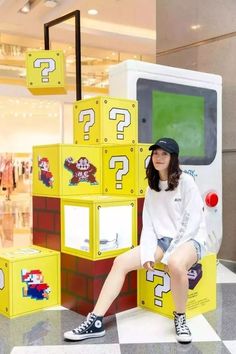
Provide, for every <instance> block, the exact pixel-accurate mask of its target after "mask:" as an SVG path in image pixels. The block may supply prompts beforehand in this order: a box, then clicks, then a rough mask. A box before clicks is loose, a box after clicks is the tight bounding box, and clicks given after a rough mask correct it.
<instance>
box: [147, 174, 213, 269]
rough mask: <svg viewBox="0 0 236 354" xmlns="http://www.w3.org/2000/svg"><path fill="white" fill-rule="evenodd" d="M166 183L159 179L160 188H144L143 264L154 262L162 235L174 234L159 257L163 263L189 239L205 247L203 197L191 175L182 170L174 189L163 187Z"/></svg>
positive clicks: (205, 233) (166, 262) (205, 248)
mask: <svg viewBox="0 0 236 354" xmlns="http://www.w3.org/2000/svg"><path fill="white" fill-rule="evenodd" d="M167 186H168V183H167V181H160V188H161V191H160V192H156V191H154V190H153V189H151V188H149V187H148V188H147V192H146V196H145V201H144V207H143V229H142V233H141V240H140V247H141V264H142V265H144V263H145V262H154V253H155V251H156V248H157V239H160V238H162V237H171V238H173V240H172V241H171V244H170V246H169V248H168V250H167V251H166V252H165V254H164V256H163V258H162V260H161V262H162V263H164V264H168V259H169V256H170V255H171V254H172V253H173V252H174V250H175V249H176V248H177V247H178V246H179V245H181V244H183V243H184V242H186V241H188V240H190V239H195V240H196V241H198V242H199V243H200V244H201V245H202V246H203V249H204V250H205V251H206V250H207V245H206V240H207V237H208V236H207V231H206V225H205V218H204V211H203V201H202V198H201V195H200V192H199V190H198V187H197V185H196V183H195V182H194V179H193V177H192V176H190V175H188V174H187V173H184V172H182V174H181V176H180V179H179V184H178V186H177V188H176V189H175V190H174V191H165V189H166V188H167Z"/></svg>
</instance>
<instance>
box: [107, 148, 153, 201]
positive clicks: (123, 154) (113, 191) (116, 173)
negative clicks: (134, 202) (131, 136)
mask: <svg viewBox="0 0 236 354" xmlns="http://www.w3.org/2000/svg"><path fill="white" fill-rule="evenodd" d="M148 148H149V144H135V145H110V146H103V152H102V155H103V159H102V161H103V168H102V171H103V178H102V180H103V194H106V195H131V196H143V195H144V194H145V190H146V188H147V179H146V178H145V177H146V166H147V163H148V161H149V158H150V151H149V150H148Z"/></svg>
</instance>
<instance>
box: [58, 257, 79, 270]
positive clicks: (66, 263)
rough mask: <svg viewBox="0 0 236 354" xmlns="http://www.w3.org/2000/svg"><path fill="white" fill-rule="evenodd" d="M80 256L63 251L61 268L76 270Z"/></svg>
mask: <svg viewBox="0 0 236 354" xmlns="http://www.w3.org/2000/svg"><path fill="white" fill-rule="evenodd" d="M77 261H78V257H76V256H72V255H70V254H66V253H61V268H62V269H67V270H70V271H76V269H77Z"/></svg>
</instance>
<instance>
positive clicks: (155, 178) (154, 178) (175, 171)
mask: <svg viewBox="0 0 236 354" xmlns="http://www.w3.org/2000/svg"><path fill="white" fill-rule="evenodd" d="M152 155H153V151H152V154H151V158H150V161H149V163H148V166H147V169H146V178H147V180H148V185H149V187H150V188H151V189H154V190H155V191H156V192H160V190H161V189H160V187H159V181H160V175H159V172H158V171H157V170H156V169H155V167H154V165H153V162H152ZM181 173H182V171H181V169H180V167H179V157H178V155H177V154H174V153H173V154H170V163H169V166H168V187H167V189H166V191H173V190H174V189H175V188H176V187H177V186H178V184H179V178H180V175H181Z"/></svg>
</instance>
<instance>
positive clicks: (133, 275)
mask: <svg viewBox="0 0 236 354" xmlns="http://www.w3.org/2000/svg"><path fill="white" fill-rule="evenodd" d="M137 278H138V275H137V271H136V270H134V271H133V272H130V273H129V290H130V291H137V282H138V280H137Z"/></svg>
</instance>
